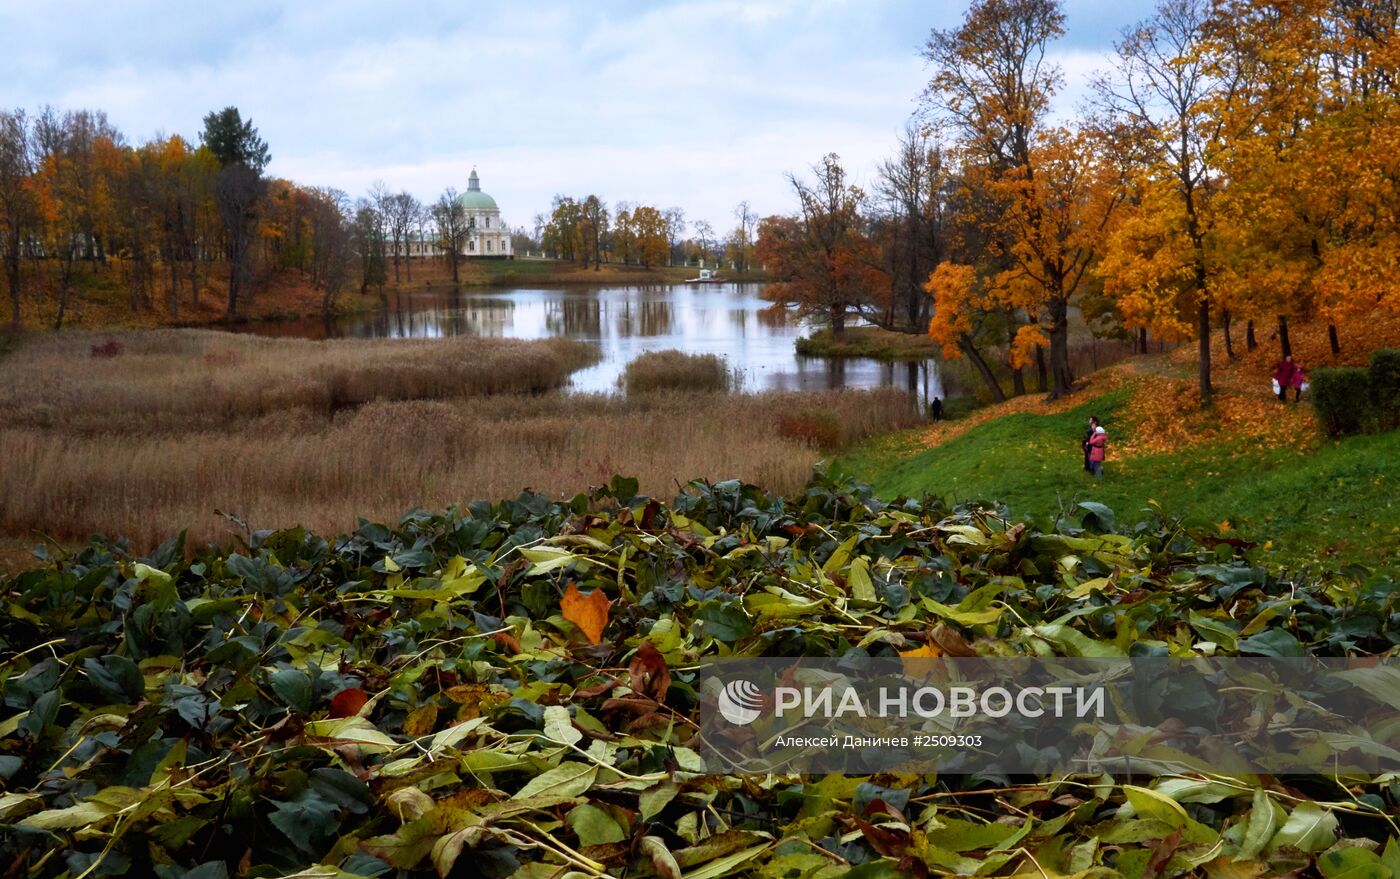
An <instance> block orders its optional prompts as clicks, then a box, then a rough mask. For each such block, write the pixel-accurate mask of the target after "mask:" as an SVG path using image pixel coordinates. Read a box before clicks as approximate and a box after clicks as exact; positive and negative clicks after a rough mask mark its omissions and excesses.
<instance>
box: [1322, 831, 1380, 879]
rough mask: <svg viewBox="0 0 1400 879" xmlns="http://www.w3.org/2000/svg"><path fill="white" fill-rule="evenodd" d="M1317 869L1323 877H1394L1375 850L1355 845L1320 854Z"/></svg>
mask: <svg viewBox="0 0 1400 879" xmlns="http://www.w3.org/2000/svg"><path fill="white" fill-rule="evenodd" d="M1390 841H1391V842H1394V840H1390ZM1317 869H1318V871H1319V872H1320V873H1322V875H1323V876H1324V877H1325V879H1394V877H1393V876H1392V875H1391V872H1390V868H1389V867H1387V866H1386V865H1385V864H1384V863H1383V862H1382V861H1381V859H1380V857H1379V856H1378V855H1377V854H1376V853H1375V852H1371V851H1367V850H1366V849H1364V848H1357V847H1355V846H1352V847H1349V848H1339V849H1334V850H1332V851H1330V852H1327V853H1326V854H1324V855H1322V856H1320V857H1319V858H1318V859H1317Z"/></svg>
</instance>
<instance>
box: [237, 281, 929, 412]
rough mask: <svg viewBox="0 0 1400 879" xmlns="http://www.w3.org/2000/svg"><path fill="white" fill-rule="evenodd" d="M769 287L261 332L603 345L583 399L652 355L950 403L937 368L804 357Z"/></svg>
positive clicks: (467, 299)
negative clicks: (715, 357)
mask: <svg viewBox="0 0 1400 879" xmlns="http://www.w3.org/2000/svg"><path fill="white" fill-rule="evenodd" d="M760 290H761V285H758V284H720V285H707V286H698V285H697V286H685V285H674V286H640V287H637V286H634V287H600V288H595V289H577V288H575V289H568V290H563V289H533V288H520V289H514V290H507V291H501V290H490V291H473V290H463V289H460V288H459V289H452V290H446V289H444V290H427V291H415V292H412V293H403V294H398V295H394V296H391V297H390V299H389V303H388V306H387V307H386V308H384V309H383V310H381V311H377V312H371V313H367V314H358V315H351V316H348V317H343V318H336V319H333V320H332V321H331V322H329V323H328V324H327V323H325V322H323V321H321V320H316V321H308V322H305V323H297V322H292V323H286V324H275V325H267V326H259V327H255V331H257V332H267V333H269V334H275V335H305V336H311V337H317V338H321V337H325V336H335V337H352V338H434V337H442V336H481V337H494V338H514V339H542V338H551V337H559V336H563V337H567V338H571V339H578V340H580V341H585V342H593V343H596V344H597V345H598V346H599V348H600V349H601V351H602V355H603V357H602V361H601V362H600V363H598V364H597V365H596V366H592V367H589V368H588V369H584V370H581V371H580V372H578V373H576V374H575V375H574V377H573V380H572V382H571V387H572V388H573V389H574V390H578V391H613V390H615V389H616V388H617V385H618V378H619V377H620V376H621V374H622V371H623V369H624V368H625V367H626V365H627V363H628V362H629V361H630V360H632V359H633V358H634V357H636V356H637V355H639V354H641V353H643V352H646V351H656V350H660V349H664V348H677V349H679V350H682V351H687V352H690V353H695V354H719V355H721V356H723V357H724V358H725V359H726V360H727V361H728V362H729V364H730V365H731V366H732V367H734V368H736V369H737V370H739V372H740V373H741V374H742V376H743V381H744V389H745V390H750V391H761V390H794V391H798V390H800V391H812V390H825V389H828V388H843V387H847V388H872V387H880V386H885V385H893V386H896V387H900V388H904V389H906V390H909V391H911V392H913V393H914V394H916V395H917V396H918V398H919V399H921V400H923V401H925V402H927V401H929V400H931V399H932V398H933V397H934V396H936V395H937V396H942V395H943V385H942V382H941V380H940V376H939V373H938V368H937V364H936V362H934V361H915V362H901V363H886V362H882V361H878V360H867V359H826V358H820V357H800V356H798V355H797V353H796V352H795V351H794V350H793V342H794V341H795V340H796V339H797V338H798V337H799V336H803V335H806V334H807V333H808V332H810V328H809V327H807V326H805V325H804V324H802V323H801V322H799V321H796V320H794V319H792V318H791V317H790V316H789V315H788V314H787V313H786V312H785V311H784V310H783V309H781V308H774V307H773V306H772V304H771V303H769V302H767V301H765V300H764V299H762V298H760V296H759V292H760Z"/></svg>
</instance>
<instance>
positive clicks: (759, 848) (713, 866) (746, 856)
mask: <svg viewBox="0 0 1400 879" xmlns="http://www.w3.org/2000/svg"><path fill="white" fill-rule="evenodd" d="M769 847H770V844H769V843H764V844H763V845H756V846H754V847H753V848H747V849H744V850H743V851H737V852H735V853H734V854H732V855H728V856H727V857H723V858H718V859H716V860H713V861H711V862H709V863H708V864H706V865H704V866H703V867H696V868H695V869H694V870H691V871H690V872H689V873H684V874H682V876H681V879H719V877H720V876H728V875H729V874H730V873H732V872H734V871H735V870H737V869H739V868H740V867H742V866H743V865H744V864H745V863H747V862H748V861H750V860H753V859H754V858H756V857H758V856H759V855H760V854H762V853H763V852H765V851H767V850H768V849H769Z"/></svg>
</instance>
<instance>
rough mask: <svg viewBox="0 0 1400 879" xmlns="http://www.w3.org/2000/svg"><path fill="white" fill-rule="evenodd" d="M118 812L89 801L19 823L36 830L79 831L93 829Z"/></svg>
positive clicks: (53, 810)
mask: <svg viewBox="0 0 1400 879" xmlns="http://www.w3.org/2000/svg"><path fill="white" fill-rule="evenodd" d="M116 812H117V809H116V808H115V807H113V806H108V805H105V804H103V803H97V802H92V801H90V800H89V801H87V802H82V803H78V804H77V805H76V806H69V807H68V808H66V809H48V810H47V811H43V812H39V813H38V814H36V815H30V816H29V817H28V818H25V819H23V820H21V821H20V822H19V823H20V824H21V825H22V826H24V827H33V828H35V829H36V830H77V829H79V828H81V827H91V826H93V825H95V824H98V823H100V822H101V821H102V820H103V819H104V818H106V817H107V816H108V815H112V814H114V813H116Z"/></svg>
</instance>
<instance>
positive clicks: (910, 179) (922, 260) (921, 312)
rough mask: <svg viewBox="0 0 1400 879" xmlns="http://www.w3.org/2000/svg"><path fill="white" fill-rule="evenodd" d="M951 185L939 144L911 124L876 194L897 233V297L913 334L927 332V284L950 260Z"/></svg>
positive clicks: (893, 252)
mask: <svg viewBox="0 0 1400 879" xmlns="http://www.w3.org/2000/svg"><path fill="white" fill-rule="evenodd" d="M950 179H951V174H950V172H949V169H948V162H947V161H946V158H945V155H944V152H943V148H942V146H941V145H940V144H939V142H938V140H937V138H936V137H935V136H934V135H933V134H931V133H930V132H929V131H928V130H926V129H924V128H922V127H919V126H917V125H914V124H912V123H911V124H909V125H907V126H905V128H904V131H903V133H902V134H901V135H900V137H899V142H898V145H897V147H896V149H895V154H894V156H893V157H892V158H889V159H886V160H885V161H884V162H882V163H881V164H880V170H879V180H878V182H877V183H876V192H877V193H878V194H879V196H880V197H881V199H882V200H883V201H884V205H885V213H886V216H887V219H888V222H889V223H890V225H891V227H892V228H891V230H890V231H891V241H890V246H889V248H888V250H889V258H890V263H891V265H890V269H891V275H892V277H893V280H894V292H895V295H896V297H897V298H898V300H899V301H900V302H901V303H902V304H903V306H904V317H905V320H906V321H907V329H909V330H910V331H912V332H919V333H922V332H926V331H927V330H928V321H929V311H930V309H931V307H932V300H931V299H930V298H929V296H928V295H927V294H926V293H925V292H924V283H925V282H926V281H927V280H928V277H929V274H930V273H932V272H933V270H934V268H936V267H937V266H938V264H939V263H940V262H942V261H943V260H944V259H945V258H946V256H947V247H946V242H945V234H946V231H945V226H946V216H947V212H948V205H947V199H948V188H949V183H950Z"/></svg>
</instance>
